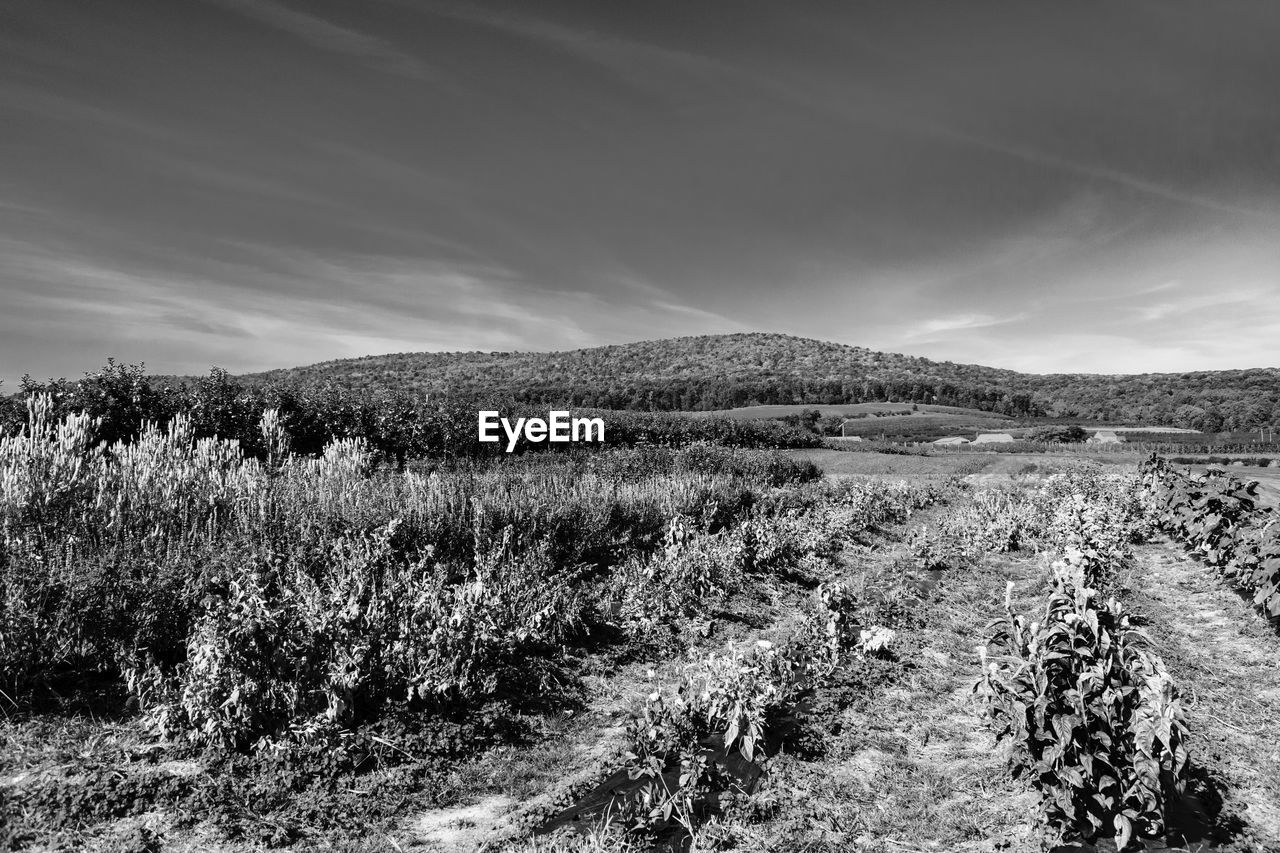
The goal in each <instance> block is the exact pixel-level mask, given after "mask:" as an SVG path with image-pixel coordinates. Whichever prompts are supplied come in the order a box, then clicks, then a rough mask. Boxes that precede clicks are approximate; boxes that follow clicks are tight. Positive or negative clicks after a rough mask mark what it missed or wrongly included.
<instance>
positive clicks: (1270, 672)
mask: <svg viewBox="0 0 1280 853" xmlns="http://www.w3.org/2000/svg"><path fill="white" fill-rule="evenodd" d="M1135 556H1136V558H1137V559H1136V565H1135V568H1134V570H1133V571H1132V573H1131V575H1130V576H1129V577H1128V578H1126V583H1127V585H1128V586H1129V588H1130V592H1129V594H1128V597H1129V599H1130V600H1131V601H1132V603H1133V609H1134V610H1135V611H1136V612H1138V613H1141V614H1143V615H1144V616H1145V617H1146V618H1147V620H1148V621H1149V624H1148V626H1147V631H1148V633H1149V634H1150V635H1151V638H1152V640H1153V641H1154V642H1155V646H1156V650H1157V651H1158V652H1159V654H1160V656H1161V657H1162V658H1163V659H1164V662H1165V664H1166V665H1167V666H1168V668H1169V671H1170V673H1171V674H1172V675H1173V677H1174V680H1175V681H1176V682H1177V684H1178V686H1179V688H1180V689H1181V691H1182V695H1183V702H1184V704H1185V706H1186V709H1187V723H1188V726H1189V727H1190V730H1191V737H1192V740H1191V741H1190V742H1189V744H1188V745H1189V749H1190V752H1191V758H1192V761H1193V762H1194V763H1196V764H1198V765H1200V766H1201V767H1202V768H1203V769H1204V770H1205V771H1207V773H1208V774H1209V776H1210V777H1211V778H1212V780H1213V782H1214V783H1216V787H1218V788H1219V790H1220V793H1221V795H1222V799H1223V804H1222V813H1221V815H1220V817H1219V820H1218V824H1219V826H1220V828H1221V829H1222V830H1223V831H1224V832H1225V833H1226V834H1228V835H1231V836H1234V838H1229V839H1223V840H1222V841H1221V842H1220V844H1221V847H1220V849H1231V850H1250V851H1253V850H1258V851H1277V850H1280V637H1277V635H1276V633H1275V631H1274V630H1273V629H1272V628H1271V626H1269V625H1268V624H1267V622H1266V621H1265V620H1264V619H1263V618H1262V617H1261V616H1260V615H1258V614H1257V612H1255V611H1254V609H1253V608H1252V606H1251V605H1250V604H1249V603H1248V602H1247V601H1246V600H1244V599H1242V598H1241V597H1240V596H1239V595H1237V594H1236V593H1235V592H1234V591H1232V590H1231V588H1230V587H1229V586H1227V585H1226V584H1225V582H1223V581H1222V580H1221V579H1219V578H1218V577H1217V575H1216V574H1215V573H1214V571H1213V570H1212V569H1210V568H1209V567H1207V566H1203V565H1201V564H1199V563H1196V562H1195V561H1193V560H1191V559H1189V558H1188V557H1186V556H1185V555H1184V554H1183V553H1182V552H1181V550H1180V549H1179V548H1178V547H1177V546H1176V545H1175V544H1173V543H1170V542H1159V543H1155V544H1152V545H1147V546H1144V547H1142V548H1139V549H1138V550H1137V553H1136V555H1135ZM1233 822H1239V823H1242V824H1243V826H1242V827H1240V826H1237V827H1236V828H1235V829H1232V827H1231V824H1232V823H1233Z"/></svg>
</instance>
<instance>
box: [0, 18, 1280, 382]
mask: <svg viewBox="0 0 1280 853" xmlns="http://www.w3.org/2000/svg"><path fill="white" fill-rule="evenodd" d="M1278 40H1280V7H1275V6H1272V5H1269V4H1265V3H1258V2H1243V0H1232V2H1223V3H1218V4H1213V5H1212V6H1210V5H1205V4H1199V3H1192V2H1182V1H1181V0H1179V1H1178V2H1134V3H1130V4H1124V5H1115V4H1103V3H1082V4H1071V5H1070V6H1034V7H1033V6H1027V5H1025V4H1019V3H1014V2H989V3H983V4H966V5H964V6H962V7H961V6H955V5H947V6H936V5H930V4H924V3H919V2H903V1H902V0H899V1H898V2H893V3H887V2H876V3H869V4H859V6H858V7H856V8H855V7H852V6H842V7H834V8H833V7H830V6H827V5H825V4H817V3H799V4H788V5H787V6H786V7H780V6H777V5H774V4H767V3H763V2H750V3H734V4H726V3H721V2H707V3H704V4H698V5H696V6H690V5H688V4H679V3H669V2H654V3H648V4H645V5H644V7H643V9H641V8H640V7H632V6H628V5H621V4H619V5H614V4H610V5H608V6H604V5H600V4H590V3H575V2H540V3H538V4H517V3H510V2H508V3H503V2H483V3H480V2H477V3H460V2H429V3H423V4H413V3H406V2H404V0H374V2H369V3H364V4H358V5H357V4H350V3H341V2H316V3H309V4H305V5H304V4H302V3H300V2H296V0H294V2H285V0H201V2H193V3H191V4H181V5H180V6H179V5H175V4H165V3H161V2H158V0H145V2H144V1H143V0H139V2H130V3H123V2H102V3H95V4H78V3H74V2H71V0H45V1H44V2H38V3H37V2H13V3H10V4H8V5H7V6H6V7H5V8H3V9H0V121H2V122H3V123H4V125H5V127H6V128H7V130H8V133H7V134H6V136H7V137H8V138H7V139H6V140H5V142H4V151H5V157H3V158H0V380H3V383H4V384H3V385H0V393H6V394H7V393H12V392H13V391H16V390H17V384H18V379H19V377H21V376H22V375H23V374H30V375H31V376H32V377H33V378H35V379H37V380H43V379H46V378H51V377H59V376H65V377H67V378H70V379H75V378H78V377H80V376H81V375H82V374H83V373H85V372H86V371H93V370H96V369H97V368H99V367H101V366H102V364H103V363H105V361H106V360H107V358H108V357H114V358H115V359H116V360H117V361H119V362H124V363H142V362H145V363H146V365H147V369H148V372H149V373H151V374H164V375H199V374H203V373H207V372H208V369H209V367H210V366H212V365H217V366H220V367H223V368H225V369H227V370H228V371H230V372H232V373H235V374H243V373H253V372H265V371H268V370H274V369H288V368H290V367H300V366H306V365H311V364H317V363H322V362H326V361H334V360H340V359H345V358H359V357H366V356H373V357H376V356H378V355H384V354H385V355H390V354H396V353H413V352H459V351H464V352H465V351H480V352H492V351H504V352H507V351H523V352H554V351H564V350H575V349H583V348H591V347H597V346H608V345H624V344H626V343H636V342H641V341H647V340H662V339H668V338H671V337H685V336H694V335H711V334H725V333H737V332H759V333H779V334H788V335H793V336H796V337H801V338H811V339H817V340H822V341H829V342H833V343H840V344H847V345H851V346H860V347H865V348H867V349H871V350H876V351H881V352H890V353H901V354H908V355H913V356H919V357H923V358H928V359H930V360H933V361H950V362H953V363H957V364H977V365H983V366H987V367H995V368H1002V369H1008V370H1016V371H1019V372H1022V373H1031V374H1045V373H1069V374H1102V375H1134V374H1143V373H1185V372H1195V371H1210V370H1247V369H1255V368H1274V367H1277V366H1280V306H1278V305H1277V299H1276V297H1277V296H1280V287H1277V282H1278V281H1280V244H1277V242H1276V240H1275V237H1276V234H1277V232H1278V231H1280V160H1277V159H1276V157H1275V156H1274V153H1273V150H1272V149H1273V147H1274V146H1272V145H1270V144H1269V143H1270V142H1271V141H1272V140H1274V139H1276V138H1280V113H1277V112H1276V111H1275V110H1274V108H1273V104H1274V101H1275V96H1276V94H1277V88H1278V87H1277V85H1276V84H1275V82H1274V81H1275V80H1278V79H1280V54H1277V53H1276V52H1275V51H1274V50H1273V49H1272V46H1273V45H1274V44H1275V43H1276V42H1277V41H1278Z"/></svg>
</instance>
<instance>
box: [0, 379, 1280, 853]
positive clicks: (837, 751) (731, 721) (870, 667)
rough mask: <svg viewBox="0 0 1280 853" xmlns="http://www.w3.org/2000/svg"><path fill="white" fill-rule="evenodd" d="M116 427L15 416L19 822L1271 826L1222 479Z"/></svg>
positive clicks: (1262, 641) (9, 636)
mask: <svg viewBox="0 0 1280 853" xmlns="http://www.w3.org/2000/svg"><path fill="white" fill-rule="evenodd" d="M99 427H100V424H99V423H98V422H97V421H95V419H94V418H92V417H90V416H86V415H76V414H73V413H69V414H60V413H58V412H56V411H55V407H54V405H53V402H52V401H51V400H49V399H47V398H41V397H40V396H38V395H37V396H35V397H33V398H32V399H31V400H30V401H29V407H28V412H27V422H26V424H25V425H24V426H23V428H22V429H21V430H20V431H17V432H12V433H10V434H9V435H7V436H6V437H5V438H3V439H2V440H0V532H2V534H3V540H2V543H0V544H2V545H3V549H4V550H3V553H2V555H0V556H2V560H0V584H3V588H2V590H0V592H2V593H3V594H2V595H0V608H3V613H2V616H3V619H2V621H0V624H2V625H3V626H4V627H3V634H2V635H0V678H2V679H3V683H2V684H0V689H3V691H4V694H3V697H2V698H0V701H3V702H4V703H5V716H4V719H3V722H0V738H3V743H4V744H5V748H4V749H3V750H2V751H0V809H2V811H0V815H3V827H4V828H3V830H2V831H0V832H2V833H3V834H0V839H3V842H4V844H5V845H6V846H7V847H9V848H11V849H65V850H80V849H96V850H207V849H211V850H223V851H240V850H260V849H267V848H278V849H297V850H312V849H340V850H348V851H375V850H378V851H381V850H388V851H392V850H395V851H399V850H423V851H426V850H474V849H479V848H480V846H482V845H488V846H487V847H486V849H506V850H513V851H535V850H536V851H561V850H563V851H591V850H646V849H654V848H655V845H657V846H664V845H665V847H666V849H670V845H671V844H673V843H674V844H676V845H678V846H683V847H684V848H685V849H698V850H717V849H723V850H728V849H749V850H757V849H802V848H805V847H808V848H809V849H830V850H837V849H852V850H863V849H866V850H875V849H899V848H901V847H902V846H907V847H910V848H912V849H947V850H975V851H976V850H994V849H1011V850H1035V849H1040V847H1041V844H1042V843H1051V844H1052V843H1056V842H1058V841H1063V840H1072V839H1074V840H1082V841H1086V842H1091V843H1092V842H1095V841H1096V842H1103V841H1105V843H1112V839H1114V840H1115V841H1118V842H1119V843H1120V845H1121V846H1124V845H1126V844H1127V843H1129V842H1130V841H1132V843H1133V844H1135V845H1136V844H1137V843H1138V841H1139V840H1141V839H1144V838H1145V839H1158V840H1164V841H1168V842H1172V843H1182V842H1188V843H1192V842H1200V841H1205V840H1208V841H1211V842H1212V843H1213V845H1214V849H1220V850H1241V851H1244V850H1263V849H1274V846H1275V845H1276V844H1280V812H1278V811H1277V809H1276V808H1275V803H1277V802H1280V790H1278V789H1277V787H1276V786H1277V785H1278V784H1280V783H1278V782H1277V780H1280V754H1277V753H1276V752H1275V751H1274V747H1273V744H1274V743H1275V739H1276V737H1275V736H1276V734H1277V732H1276V726H1277V722H1276V721H1277V720H1280V669H1277V667H1276V661H1277V660H1280V654H1278V652H1280V641H1278V640H1277V637H1276V634H1275V632H1274V631H1273V630H1272V628H1271V626H1270V623H1269V621H1268V619H1269V617H1271V616H1273V615H1274V614H1275V613H1276V611H1277V610H1278V609H1280V606H1278V605H1276V604H1275V602H1276V601H1277V593H1276V575H1275V563H1276V560H1277V558H1276V556H1275V554H1276V547H1275V545H1274V536H1273V534H1272V531H1273V526H1271V525H1268V524H1267V522H1268V520H1269V518H1270V516H1269V510H1267V509H1266V508H1265V507H1262V506H1260V505H1258V504H1257V503H1256V501H1255V500H1254V499H1253V496H1252V494H1251V493H1250V491H1249V489H1248V487H1246V486H1244V485H1243V484H1239V483H1235V482H1232V481H1230V480H1229V479H1226V478H1224V477H1211V478H1209V479H1207V480H1203V481H1201V480H1199V479H1196V478H1194V477H1188V476H1187V475H1184V474H1181V473H1179V472H1178V471H1177V470H1175V469H1173V468H1171V467H1169V466H1165V465H1162V464H1161V463H1159V462H1155V463H1148V464H1145V465H1144V466H1143V467H1142V468H1141V470H1139V468H1138V466H1136V465H1134V464H1132V463H1129V462H1119V463H1116V462H1115V461H1114V460H1108V461H1109V462H1110V463H1111V464H1105V465H1103V464H1099V463H1097V462H1093V461H1091V460H1089V459H1087V458H1083V457H1065V456H1051V455H1049V456H1046V455H1031V456H1017V455H992V456H976V455H956V456H927V455H910V454H884V453H849V452H841V451H837V450H830V449H797V450H790V451H785V452H778V451H768V450H756V449H750V448H741V447H724V446H719V445H716V444H712V443H707V442H705V441H704V442H691V443H680V444H679V445H678V446H671V447H661V446H652V445H650V446H644V447H610V448H605V449H600V450H591V451H587V450H574V451H564V452H556V453H540V454H526V455H516V456H513V457H505V456H496V457H475V458H473V457H468V456H465V455H459V456H456V457H453V458H425V459H423V460H419V461H417V462H415V464H413V465H411V466H409V467H408V468H407V469H406V470H397V467H396V466H394V465H392V464H389V463H388V462H387V461H386V460H380V457H379V455H378V454H377V453H375V452H374V451H373V450H372V449H371V447H370V446H369V445H368V444H367V443H366V442H364V441H363V440H362V439H359V438H354V439H332V440H330V441H329V442H328V443H327V445H326V446H325V447H324V448H323V450H322V451H321V452H319V453H316V454H305V453H301V452H299V451H297V450H296V449H295V447H294V445H293V438H292V436H291V435H290V434H289V432H288V430H287V429H285V428H284V426H283V425H282V422H281V419H280V417H279V415H278V414H277V413H276V412H275V411H274V410H267V411H265V412H263V413H262V414H261V416H260V418H259V420H258V423H257V425H256V428H257V431H258V434H259V442H260V446H259V452H258V453H256V454H254V455H248V454H246V453H245V452H244V451H243V450H242V449H241V447H240V445H239V444H238V443H237V442H235V441H230V440H226V439H219V438H213V437H203V438H202V437H199V436H197V434H196V433H195V431H194V429H193V427H192V425H191V423H190V421H189V420H187V419H185V418H184V417H183V416H176V417H175V418H173V419H172V420H171V421H170V422H169V423H168V424H167V425H164V426H163V427H161V426H153V427H149V428H147V429H145V430H143V431H142V432H141V433H140V434H139V435H138V436H136V437H134V438H133V439H132V440H131V441H128V442H125V441H120V442H117V443H115V444H111V445H107V444H104V443H101V442H99V441H97V438H96V436H95V430H96V429H97V428H99ZM1233 590H1238V591H1239V592H1240V595H1237V593H1236V592H1235V591H1233ZM1188 596H1190V600H1189V601H1188V600H1187V599H1188ZM1241 596H1243V597H1241ZM1139 626H1141V627H1139ZM1134 849H1137V848H1136V847H1135V848H1134Z"/></svg>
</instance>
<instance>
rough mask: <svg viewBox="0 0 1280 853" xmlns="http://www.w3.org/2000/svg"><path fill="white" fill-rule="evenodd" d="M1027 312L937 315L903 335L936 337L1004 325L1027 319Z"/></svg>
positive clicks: (912, 327) (908, 336) (914, 326)
mask: <svg viewBox="0 0 1280 853" xmlns="http://www.w3.org/2000/svg"><path fill="white" fill-rule="evenodd" d="M1025 317H1026V315H1025V314H1016V315H1013V316H1011V317H993V316H992V315H990V314H954V315H951V316H948V317H935V318H933V319H932V320H925V321H924V322H922V323H917V324H915V325H913V326H911V327H909V328H908V329H907V330H906V331H905V332H904V333H903V336H904V337H907V338H921V337H934V336H937V335H941V334H949V333H952V332H962V331H966V330H969V329H985V328H988V327H991V326H1002V325H1005V324H1006V323H1015V322H1017V321H1018V320H1022V319H1025Z"/></svg>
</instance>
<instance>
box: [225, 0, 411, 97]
mask: <svg viewBox="0 0 1280 853" xmlns="http://www.w3.org/2000/svg"><path fill="white" fill-rule="evenodd" d="M214 2H215V3H217V4H218V5H220V6H222V7H223V8H226V9H230V10H232V11H235V12H239V13H241V14H243V15H247V16H249V17H252V18H255V19H257V20H259V21H261V22H262V23H265V24H269V25H270V26H273V27H275V28H276V29H278V30H281V31H283V32H286V33H290V34H292V35H294V36H297V37H298V38H300V39H302V40H303V41H305V42H306V43H307V44H309V45H311V46H312V47H316V48H319V49H321V50H327V51H330V52H332V53H340V54H343V55H346V56H350V57H353V58H355V59H360V60H364V61H365V62H367V63H369V64H370V65H372V66H373V67H375V68H378V69H380V70H382V71H386V72H389V73H392V74H399V75H401V76H404V77H411V78H414V79H418V80H430V79H434V78H435V76H436V75H435V74H434V73H433V72H432V70H431V69H430V68H429V67H428V66H427V65H426V64H425V63H424V62H422V61H421V60H420V59H418V58H417V57H415V56H412V55H411V54H408V53H405V52H404V51H402V50H399V49H397V48H395V47H393V46H392V45H390V44H389V43H387V42H386V41H385V40H383V39H380V38H377V37H375V36H371V35H368V34H366V33H362V32H360V31H358V30H353V29H349V28H347V27H341V26H338V25H337V24H334V23H332V22H330V21H327V20H325V19H324V18H321V17H319V16H317V15H312V14H310V13H307V12H299V11H297V10H296V9H291V8H289V7H288V6H286V5H284V4H283V3H279V2H275V0H214Z"/></svg>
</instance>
